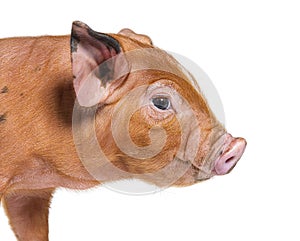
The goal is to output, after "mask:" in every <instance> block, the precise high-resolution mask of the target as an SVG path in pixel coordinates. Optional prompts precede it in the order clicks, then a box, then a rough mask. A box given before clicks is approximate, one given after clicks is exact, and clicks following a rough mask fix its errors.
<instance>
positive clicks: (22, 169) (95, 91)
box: [0, 21, 246, 241]
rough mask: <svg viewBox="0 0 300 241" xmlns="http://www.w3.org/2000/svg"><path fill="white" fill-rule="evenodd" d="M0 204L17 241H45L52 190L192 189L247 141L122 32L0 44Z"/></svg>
mask: <svg viewBox="0 0 300 241" xmlns="http://www.w3.org/2000/svg"><path fill="white" fill-rule="evenodd" d="M0 60H1V62H0V90H1V91H0V136H1V139H0V143H1V144H0V146H1V153H0V156H1V162H0V199H1V201H2V204H3V207H4V209H5V211H6V214H7V216H8V218H9V221H10V225H11V227H12V229H13V231H14V233H15V235H16V237H17V239H18V240H19V241H25V240H26V241H28V240H30V241H34V240H36V241H37V240H38V241H46V240H48V209H49V205H50V201H51V198H52V195H53V193H54V191H55V189H56V188H59V187H63V188H70V189H77V190H83V189H88V188H92V187H94V186H96V185H100V184H101V183H106V182H109V181H114V180H121V179H128V178H139V179H141V180H143V181H146V182H149V183H152V184H155V185H157V186H161V187H166V186H188V185H192V184H194V183H198V182H200V181H203V180H206V179H209V178H211V177H212V176H215V175H224V174H227V173H229V172H230V171H231V170H232V169H233V167H234V166H235V165H236V163H237V162H238V160H239V159H240V158H241V156H242V154H243V152H244V150H245V147H246V141H245V139H243V138H234V137H232V136H231V135H230V134H229V133H227V132H226V130H225V128H224V127H223V126H222V125H221V124H220V122H219V121H218V120H217V119H216V118H215V116H214V114H213V113H212V111H211V110H210V108H209V106H208V104H207V101H206V99H205V97H204V96H203V94H202V93H201V87H199V86H197V84H196V82H195V81H194V79H193V77H192V76H191V75H190V74H189V73H188V72H187V71H186V70H185V69H184V68H183V67H182V66H181V65H180V64H179V63H178V62H177V61H176V60H175V59H174V58H173V57H172V56H170V55H169V54H168V53H167V52H165V51H163V50H161V49H159V48H157V47H155V46H153V44H152V41H151V39H150V38H149V37H148V36H146V35H142V34H136V33H135V32H133V31H132V30H130V29H123V30H121V31H120V32H119V33H118V34H104V33H100V32H96V31H94V30H92V29H91V28H90V27H88V26H87V25H86V24H84V23H82V22H79V21H76V22H74V23H73V25H72V32H71V35H67V36H41V37H19V38H7V39H1V40H0Z"/></svg>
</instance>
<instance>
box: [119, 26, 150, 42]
mask: <svg viewBox="0 0 300 241" xmlns="http://www.w3.org/2000/svg"><path fill="white" fill-rule="evenodd" d="M118 34H120V35H123V36H126V37H129V38H132V39H135V40H137V41H139V42H142V43H144V44H148V45H153V43H152V40H151V38H150V37H149V36H147V35H144V34H137V33H135V32H134V31H132V30H131V29H129V28H124V29H122V30H121V31H120V32H119V33H118Z"/></svg>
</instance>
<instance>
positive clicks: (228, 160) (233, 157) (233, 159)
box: [225, 156, 235, 164]
mask: <svg viewBox="0 0 300 241" xmlns="http://www.w3.org/2000/svg"><path fill="white" fill-rule="evenodd" d="M233 161H235V156H232V157H229V158H228V159H227V160H226V161H225V163H226V164H229V163H230V162H233Z"/></svg>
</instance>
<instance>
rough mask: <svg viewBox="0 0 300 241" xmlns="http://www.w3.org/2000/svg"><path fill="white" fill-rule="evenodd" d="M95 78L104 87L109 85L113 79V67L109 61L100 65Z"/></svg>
mask: <svg viewBox="0 0 300 241" xmlns="http://www.w3.org/2000/svg"><path fill="white" fill-rule="evenodd" d="M96 76H97V77H98V78H99V79H100V80H101V83H102V85H103V86H104V87H106V84H107V83H109V81H110V80H112V78H113V66H112V62H111V61H106V62H104V63H102V64H101V65H100V66H99V68H98V71H96Z"/></svg>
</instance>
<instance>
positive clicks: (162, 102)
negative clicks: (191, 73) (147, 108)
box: [151, 97, 171, 110]
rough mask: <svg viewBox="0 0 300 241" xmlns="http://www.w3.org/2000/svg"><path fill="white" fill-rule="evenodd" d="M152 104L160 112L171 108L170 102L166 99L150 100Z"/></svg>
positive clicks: (156, 98)
mask: <svg viewBox="0 0 300 241" xmlns="http://www.w3.org/2000/svg"><path fill="white" fill-rule="evenodd" d="M151 101H152V104H153V105H154V106H155V107H156V108H158V109H160V110H168V109H169V108H170V106H171V103H170V100H169V99H168V98H166V97H155V98H152V100H151Z"/></svg>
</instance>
